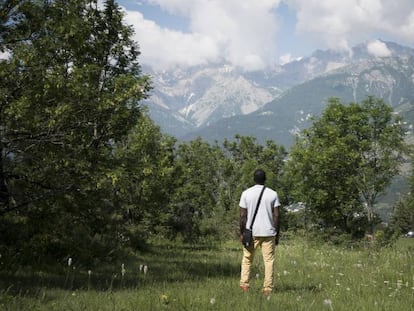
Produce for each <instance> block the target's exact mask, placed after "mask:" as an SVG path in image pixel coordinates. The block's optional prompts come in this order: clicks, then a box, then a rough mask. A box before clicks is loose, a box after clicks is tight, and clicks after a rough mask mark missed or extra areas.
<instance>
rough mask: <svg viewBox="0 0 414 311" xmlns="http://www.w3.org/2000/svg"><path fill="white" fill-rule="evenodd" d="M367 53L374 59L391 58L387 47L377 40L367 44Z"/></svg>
mask: <svg viewBox="0 0 414 311" xmlns="http://www.w3.org/2000/svg"><path fill="white" fill-rule="evenodd" d="M367 51H368V53H369V54H371V55H374V56H376V57H388V56H391V51H390V50H389V49H388V47H387V45H386V44H385V43H384V42H381V41H379V40H374V41H370V42H368V44H367Z"/></svg>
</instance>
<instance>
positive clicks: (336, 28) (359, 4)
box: [284, 0, 414, 49]
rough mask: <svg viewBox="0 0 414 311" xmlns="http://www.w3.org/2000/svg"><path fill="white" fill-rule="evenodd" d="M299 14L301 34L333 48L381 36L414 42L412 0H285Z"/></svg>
mask: <svg viewBox="0 0 414 311" xmlns="http://www.w3.org/2000/svg"><path fill="white" fill-rule="evenodd" d="M284 1H285V2H286V3H287V4H288V5H289V6H290V7H291V9H293V10H295V11H296V17H297V20H298V21H297V25H296V30H297V32H298V33H302V34H306V35H310V36H312V38H313V39H314V40H318V41H321V40H322V42H320V43H324V44H326V45H327V46H328V47H330V48H336V49H349V47H350V45H352V44H355V43H359V42H360V41H364V40H367V39H371V38H372V37H373V36H376V34H378V33H382V34H384V35H386V36H392V37H393V38H395V40H398V41H400V42H402V43H407V44H412V43H414V40H413V39H414V1H412V0H399V1H390V0H347V1H343V0H284Z"/></svg>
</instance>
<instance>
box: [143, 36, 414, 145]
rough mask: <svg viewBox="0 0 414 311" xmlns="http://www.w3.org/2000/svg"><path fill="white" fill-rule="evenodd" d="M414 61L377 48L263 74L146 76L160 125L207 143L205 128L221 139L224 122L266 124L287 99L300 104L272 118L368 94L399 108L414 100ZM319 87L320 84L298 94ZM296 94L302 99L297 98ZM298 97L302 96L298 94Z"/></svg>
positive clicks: (224, 70)
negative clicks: (271, 107)
mask: <svg viewBox="0 0 414 311" xmlns="http://www.w3.org/2000/svg"><path fill="white" fill-rule="evenodd" d="M413 59H414V50H413V49H411V48H408V47H403V46H401V45H398V44H396V43H392V42H384V41H380V40H374V41H370V42H365V43H362V44H359V45H357V46H355V47H354V48H352V50H351V51H346V52H338V51H332V50H325V51H322V50H317V51H315V52H314V53H312V55H310V56H309V57H303V58H300V59H297V60H294V61H292V62H290V63H286V64H283V65H280V66H277V67H274V68H269V69H268V70H265V71H260V72H258V71H256V72H244V71H241V70H240V69H238V68H236V67H233V66H229V65H226V64H209V65H206V66H199V67H193V68H189V69H180V68H176V69H174V70H170V71H163V72H155V71H152V70H151V68H143V71H144V72H145V73H147V74H149V75H150V76H151V77H152V82H153V87H154V89H153V91H152V94H151V96H150V98H149V99H148V100H147V101H146V102H145V104H146V105H147V106H148V108H149V112H150V115H151V117H152V119H153V120H154V122H155V123H156V124H158V125H160V127H161V129H162V130H163V131H164V132H166V133H168V134H170V135H173V136H176V137H177V138H183V137H191V133H192V132H194V133H199V134H200V135H201V136H203V134H202V133H205V132H203V131H202V129H203V128H205V127H210V129H208V131H209V132H210V134H212V133H213V132H214V135H218V134H219V133H217V130H216V129H217V128H218V125H217V124H220V126H221V125H222V126H223V128H224V127H226V126H225V124H223V122H230V119H231V118H235V117H237V116H241V117H242V116H246V117H248V116H249V115H250V114H254V113H255V112H256V111H257V112H260V114H261V117H262V118H263V117H264V116H265V114H266V111H267V110H263V108H264V107H265V106H267V104H269V103H270V102H275V101H276V102H278V99H281V101H279V102H280V103H283V102H285V101H286V100H287V99H288V98H291V97H292V98H293V97H294V98H295V100H289V105H287V106H284V107H280V105H278V108H277V109H278V111H272V113H271V114H272V115H274V117H276V116H277V115H278V114H279V115H280V113H287V111H289V110H291V109H292V108H293V106H295V105H296V104H297V103H299V102H304V103H306V102H307V103H308V104H306V106H305V108H306V109H305V110H306V113H309V112H310V111H313V110H314V109H313V107H311V106H312V105H316V106H317V107H318V109H320V108H321V103H320V101H321V98H322V99H323V98H328V97H329V96H332V95H335V94H336V95H338V96H341V97H343V98H342V99H343V100H345V101H348V100H353V101H358V100H360V99H361V94H362V95H363V94H374V95H375V96H379V97H383V98H384V99H385V100H386V101H387V102H389V103H390V104H391V105H396V104H398V102H399V101H401V100H404V98H411V93H410V90H411V87H412V82H413V81H414V74H412V70H413V65H412V63H413V61H412V60H413ZM324 77H326V78H324ZM407 77H409V80H410V82H409V83H408V82H407ZM314 79H319V80H316V81H314V82H313V83H311V84H305V85H304V86H303V87H302V88H299V89H298V88H297V86H300V85H302V84H304V83H307V82H310V81H313V80H314ZM321 79H323V80H321ZM307 88H309V90H308V89H307ZM315 88H317V89H315ZM292 91H294V92H295V94H291V93H292ZM299 91H300V92H301V93H302V94H298V92H299ZM322 93H323V94H322ZM293 95H294V96H293ZM282 97H283V100H282ZM268 114H269V117H270V113H268ZM293 115H296V112H294V114H292V116H293ZM224 118H226V119H224ZM295 118H296V117H295ZM298 118H299V116H298ZM287 120H288V119H284V120H283V122H282V123H283V124H284V127H285V128H287V127H289V126H290V128H291V129H296V127H298V128H300V127H301V126H298V125H297V124H295V122H296V121H297V122H299V121H300V120H299V119H298V120H296V119H289V120H290V122H291V123H292V124H290V125H289V124H285V123H286V122H287ZM295 120H296V121H295ZM237 122H239V121H237ZM279 123H281V121H280V120H279ZM211 126H213V127H211ZM235 126H236V125H232V126H227V128H229V129H230V130H233V131H236V132H238V133H243V129H241V128H240V127H243V126H244V127H246V126H245V125H244V123H242V124H240V125H237V128H236V127H235ZM257 126H258V127H260V126H262V127H263V128H264V127H266V128H267V131H268V128H269V127H270V125H269V126H264V125H257ZM214 127H215V128H216V129H214ZM221 131H222V130H221ZM245 131H247V130H245ZM189 134H190V135H189ZM210 134H208V135H210ZM246 134H248V133H247V132H246ZM217 137H218V136H217ZM207 139H208V138H207Z"/></svg>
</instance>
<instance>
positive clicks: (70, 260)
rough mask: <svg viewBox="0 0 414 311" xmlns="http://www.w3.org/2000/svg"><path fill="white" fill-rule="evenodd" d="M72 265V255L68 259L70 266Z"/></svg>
mask: <svg viewBox="0 0 414 311" xmlns="http://www.w3.org/2000/svg"><path fill="white" fill-rule="evenodd" d="M71 265H72V257H69V259H68V267H70V266H71Z"/></svg>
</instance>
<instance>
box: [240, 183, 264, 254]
mask: <svg viewBox="0 0 414 311" xmlns="http://www.w3.org/2000/svg"><path fill="white" fill-rule="evenodd" d="M265 188H266V187H265V186H263V188H262V191H261V192H260V196H259V199H258V200H257V205H256V209H255V211H254V215H253V219H252V222H251V224H250V229H248V228H246V229H244V231H243V240H242V244H243V246H244V247H246V248H249V247H252V246H253V223H254V221H255V219H256V215H257V210H258V209H259V205H260V201H261V200H262V195H263V192H264V190H265Z"/></svg>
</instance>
